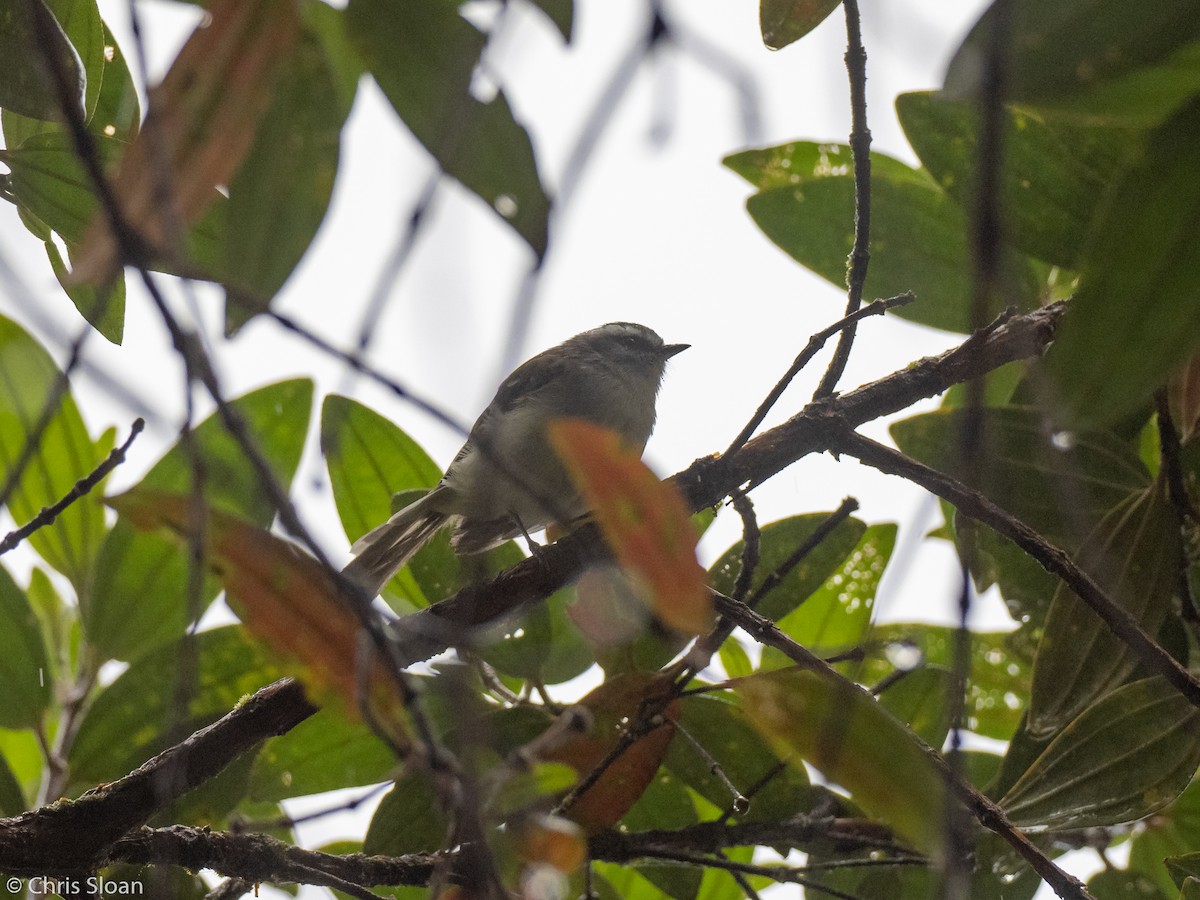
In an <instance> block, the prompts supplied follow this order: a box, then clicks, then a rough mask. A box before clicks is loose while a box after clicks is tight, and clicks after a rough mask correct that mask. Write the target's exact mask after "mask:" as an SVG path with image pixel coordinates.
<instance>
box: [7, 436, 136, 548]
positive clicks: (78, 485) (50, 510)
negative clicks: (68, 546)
mask: <svg viewBox="0 0 1200 900" xmlns="http://www.w3.org/2000/svg"><path fill="white" fill-rule="evenodd" d="M145 427H146V422H145V420H144V419H134V422H133V425H132V427H131V428H130V429H129V437H127V438H126V439H125V443H123V444H122V445H121V446H120V447H116V448H114V449H113V450H112V451H111V452H110V453H109V454H108V456H106V457H105V458H104V460H103V461H102V462H101V463H100V465H98V466H96V468H95V469H93V470H92V471H91V473H89V474H88V475H85V476H84V477H83V478H80V479H79V480H78V481H77V482H75V486H74V487H72V488H71V490H70V491H68V492H67V493H66V495H65V496H64V497H63V498H62V499H61V500H59V501H58V502H57V503H55V504H54V505H53V506H47V507H45V508H43V509H42V511H41V512H39V513H38V514H37V515H36V516H34V517H33V518H32V519H30V520H29V521H28V522H26V523H25V524H24V525H22V526H21V527H20V528H18V529H16V530H15V531H10V532H9V533H8V534H7V535H5V536H4V540H2V541H0V554H4V553H7V552H8V551H9V550H12V549H13V548H14V547H16V546H17V545H18V544H20V543H21V542H22V541H23V540H25V539H26V538H27V537H29V536H30V535H31V534H33V533H34V532H35V531H37V530H38V529H39V528H45V527H46V526H47V525H50V524H52V523H53V522H54V520H55V519H57V518H58V517H59V516H60V515H62V513H63V512H64V511H65V510H66V509H67V507H69V506H70V505H71V504H72V503H74V502H75V501H76V500H78V499H79V498H80V497H83V496H85V495H87V493H88V492H89V491H91V490H92V488H94V487H95V486H96V485H98V484H99V483H100V482H101V481H103V480H104V478H105V476H107V475H108V473H109V472H111V471H112V470H113V469H115V468H116V467H117V466H119V465H120V464H121V463H123V462H125V453H126V451H128V450H129V446H130V444H132V443H133V441H134V439H135V438H136V437H137V436H138V435H139V434H141V433H142V429H143V428H145Z"/></svg>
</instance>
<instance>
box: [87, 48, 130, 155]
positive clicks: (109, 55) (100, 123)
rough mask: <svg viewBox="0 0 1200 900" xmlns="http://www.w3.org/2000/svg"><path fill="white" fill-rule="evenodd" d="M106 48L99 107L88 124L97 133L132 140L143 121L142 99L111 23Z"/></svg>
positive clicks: (97, 106) (97, 103) (127, 140)
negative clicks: (112, 30)
mask: <svg viewBox="0 0 1200 900" xmlns="http://www.w3.org/2000/svg"><path fill="white" fill-rule="evenodd" d="M104 50H105V61H104V81H103V83H102V84H101V85H100V97H99V98H98V99H97V101H96V111H95V112H94V113H93V114H92V118H91V119H90V120H89V122H88V125H89V126H90V127H91V129H92V131H94V132H96V133H97V134H102V135H104V136H105V137H115V138H116V139H117V140H120V141H125V142H129V141H131V140H133V138H134V136H135V135H136V134H137V132H138V128H139V127H140V126H141V123H142V112H141V101H140V100H139V99H138V92H137V86H136V85H135V84H134V83H133V76H132V75H130V74H129V65H128V63H126V62H125V55H124V54H123V53H122V52H121V48H120V46H119V45H118V44H117V41H116V38H114V37H113V34H112V32H111V31H109V29H108V26H107V25H105V26H104Z"/></svg>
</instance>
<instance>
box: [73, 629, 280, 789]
mask: <svg viewBox="0 0 1200 900" xmlns="http://www.w3.org/2000/svg"><path fill="white" fill-rule="evenodd" d="M196 651H197V659H198V661H199V669H198V671H197V677H196V690H195V691H194V692H193V693H192V695H191V698H190V702H189V703H188V707H187V709H186V710H182V711H181V710H179V709H178V706H177V702H176V699H175V693H174V689H175V685H176V684H177V683H178V680H179V678H180V677H181V675H180V664H179V648H178V647H177V646H175V645H174V644H172V645H169V646H165V647H159V648H158V649H156V650H154V651H152V652H151V653H148V654H146V655H144V656H143V657H141V658H140V659H138V660H136V661H135V662H134V663H132V664H131V665H130V666H129V668H128V669H126V670H125V671H124V672H123V673H121V675H119V676H118V677H117V679H116V680H115V681H113V683H112V684H110V685H109V686H108V687H106V688H104V689H103V690H101V691H100V692H99V694H98V695H97V697H96V699H95V701H94V702H93V703H92V705H91V706H90V707H89V708H88V711H87V715H86V716H85V717H84V719H83V723H82V724H81V725H80V728H79V734H78V736H77V737H76V739H75V743H74V745H73V746H72V747H71V752H70V756H69V762H70V764H71V776H72V778H73V779H74V783H75V784H76V785H77V786H79V785H89V784H98V783H100V782H103V781H112V780H114V779H116V778H120V777H121V776H122V775H126V774H128V773H129V772H131V771H133V769H135V768H137V767H138V766H140V765H141V764H142V763H143V762H145V761H146V760H148V759H150V757H152V756H154V754H156V753H158V752H159V751H161V750H163V749H164V748H165V747H167V746H168V745H169V744H170V743H171V742H172V739H173V738H177V736H178V732H182V733H185V734H186V733H190V732H192V731H195V730H197V729H199V728H203V727H204V726H205V725H208V724H210V723H211V722H213V721H215V720H216V719H218V718H220V717H221V716H223V715H225V713H227V712H229V711H230V710H231V709H233V707H234V706H236V705H237V703H238V702H239V700H241V699H242V698H243V697H244V696H245V695H247V694H251V693H253V692H254V691H257V690H258V689H259V688H261V687H263V686H265V685H267V684H270V683H271V682H273V681H276V680H278V679H279V678H282V677H283V675H284V673H283V672H282V670H281V669H280V668H279V667H278V666H276V665H275V664H274V663H273V662H271V661H270V660H268V659H267V657H266V656H265V654H264V651H262V650H261V649H259V645H258V644H257V643H256V642H255V641H254V640H253V639H252V638H250V637H249V636H248V635H247V634H246V632H245V631H244V630H243V628H242V627H241V626H240V625H228V626H225V627H223V628H217V629H214V630H212V631H204V632H201V633H200V634H198V635H197V636H196ZM172 726H175V727H176V728H177V732H176V733H175V734H171V733H169V732H170V729H171V728H172Z"/></svg>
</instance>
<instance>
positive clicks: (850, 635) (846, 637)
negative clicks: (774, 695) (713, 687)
mask: <svg viewBox="0 0 1200 900" xmlns="http://www.w3.org/2000/svg"><path fill="white" fill-rule="evenodd" d="M895 546H896V526H895V525H891V524H882V525H872V526H870V527H869V528H867V529H866V531H864V532H863V533H862V537H861V538H860V539H859V542H858V546H856V547H855V548H854V550H853V551H852V552H851V553H850V555H849V556H848V557H846V561H845V562H843V563H842V565H841V566H840V567H839V568H838V569H837V570H836V571H834V572H833V573H832V574H831V575H830V576H829V577H828V578H826V579H825V583H824V584H822V585H821V586H820V587H819V588H817V590H815V591H814V592H813V593H812V594H811V595H810V596H809V598H808V599H807V600H805V601H804V603H803V604H801V605H800V607H799V608H797V609H794V610H792V611H791V612H790V613H788V614H787V615H786V616H784V617H783V618H782V619H780V620H779V621H778V623H777V624H778V625H779V627H780V628H781V629H782V630H783V632H784V634H786V635H788V636H789V637H791V638H792V639H793V640H795V641H796V642H797V643H799V644H802V645H804V646H805V647H808V648H809V649H810V650H813V651H814V652H816V653H817V654H824V653H831V652H836V651H839V650H844V649H846V648H847V647H853V646H856V645H857V644H859V643H861V642H862V640H863V638H864V636H865V635H866V633H867V629H868V627H869V626H870V624H871V611H872V610H873V609H874V608H875V593H876V591H877V590H878V589H879V582H880V580H881V579H882V578H883V570H884V568H885V567H886V566H887V564H888V560H889V559H891V556H892V550H893V548H894V547H895ZM768 652H770V655H771V657H772V659H774V658H775V654H776V653H777V652H778V651H774V650H773V648H764V649H763V653H764V654H767V653H768ZM780 656H782V654H780ZM773 667H774V668H778V666H773Z"/></svg>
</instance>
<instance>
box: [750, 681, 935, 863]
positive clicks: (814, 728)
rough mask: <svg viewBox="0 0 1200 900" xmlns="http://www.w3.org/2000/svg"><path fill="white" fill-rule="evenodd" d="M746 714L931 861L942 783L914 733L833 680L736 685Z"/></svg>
mask: <svg viewBox="0 0 1200 900" xmlns="http://www.w3.org/2000/svg"><path fill="white" fill-rule="evenodd" d="M733 686H734V690H735V691H736V692H737V693H738V694H739V695H741V697H742V700H743V708H744V709H745V711H746V715H747V716H748V717H749V719H750V721H751V722H752V723H753V724H754V726H755V727H756V728H758V729H759V731H761V732H762V733H763V734H764V735H765V736H766V737H767V738H769V739H770V740H772V741H774V742H775V743H776V744H778V745H779V747H780V749H782V750H792V751H794V752H795V753H797V754H799V756H800V757H801V758H802V759H803V760H804V761H805V762H808V763H810V764H812V765H813V766H814V767H816V768H817V769H819V770H820V771H821V772H822V773H823V774H824V775H825V776H826V777H827V778H828V779H829V780H830V781H833V782H836V783H837V784H840V785H842V787H844V788H846V789H847V790H848V791H849V792H850V795H851V796H852V797H853V798H854V802H855V803H857V804H858V805H859V806H861V807H862V808H863V809H864V810H865V811H866V812H868V813H869V814H871V815H872V816H877V817H878V818H879V819H881V820H882V821H884V822H885V823H887V824H888V825H890V826H891V827H892V828H893V829H894V830H895V831H896V833H897V834H898V835H900V836H901V837H903V838H905V839H906V840H908V841H911V842H912V844H913V846H915V847H916V848H917V849H918V850H921V851H922V852H924V853H927V854H929V855H931V856H937V855H938V853H939V851H940V850H941V849H942V845H943V841H944V835H943V829H944V827H945V825H944V822H945V814H944V811H943V798H944V790H943V786H942V779H941V776H940V774H939V773H938V771H937V769H936V768H935V767H934V765H933V763H932V762H931V761H930V760H929V758H928V757H927V756H926V751H925V749H924V748H923V747H922V746H921V745H920V743H919V742H918V741H917V739H916V738H915V737H914V736H913V734H912V732H911V731H909V730H908V729H907V728H905V727H904V725H903V724H901V723H900V721H899V720H897V719H895V718H893V716H892V715H891V714H890V713H889V712H888V711H887V710H885V709H884V708H883V707H882V706H880V705H879V704H878V703H877V702H876V701H875V699H874V698H872V697H871V696H870V695H869V694H867V693H866V692H865V691H864V690H862V689H861V688H860V687H858V686H857V685H855V684H853V683H852V682H849V681H846V680H845V679H843V678H840V677H838V676H836V675H834V674H832V673H826V672H820V671H816V670H809V669H782V670H778V671H775V672H766V673H762V674H758V675H751V676H748V677H746V678H741V679H738V680H737V681H735V682H734V685H733Z"/></svg>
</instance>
